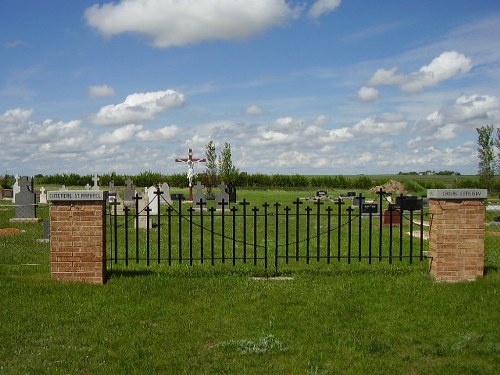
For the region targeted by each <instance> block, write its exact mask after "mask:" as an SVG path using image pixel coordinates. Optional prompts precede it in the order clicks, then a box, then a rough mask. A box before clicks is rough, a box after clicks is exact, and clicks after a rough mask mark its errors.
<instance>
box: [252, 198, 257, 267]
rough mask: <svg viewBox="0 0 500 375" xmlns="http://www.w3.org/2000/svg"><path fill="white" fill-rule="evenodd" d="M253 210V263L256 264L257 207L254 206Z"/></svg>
mask: <svg viewBox="0 0 500 375" xmlns="http://www.w3.org/2000/svg"><path fill="white" fill-rule="evenodd" d="M252 211H253V264H254V266H255V265H257V211H259V209H258V208H257V207H255V206H254V208H252Z"/></svg>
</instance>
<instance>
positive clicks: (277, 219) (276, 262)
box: [274, 202, 280, 275]
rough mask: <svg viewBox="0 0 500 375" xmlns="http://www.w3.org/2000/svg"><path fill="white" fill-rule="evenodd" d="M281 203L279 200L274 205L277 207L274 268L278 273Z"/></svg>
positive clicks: (275, 212)
mask: <svg viewBox="0 0 500 375" xmlns="http://www.w3.org/2000/svg"><path fill="white" fill-rule="evenodd" d="M279 206H280V204H279V203H278V202H276V203H275V204H274V207H275V211H274V215H275V219H276V220H275V228H274V229H275V250H274V268H275V272H276V275H277V274H278V223H279V216H278V215H279V212H278V208H279Z"/></svg>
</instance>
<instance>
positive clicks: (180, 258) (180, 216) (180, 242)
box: [177, 199, 182, 264]
mask: <svg viewBox="0 0 500 375" xmlns="http://www.w3.org/2000/svg"><path fill="white" fill-rule="evenodd" d="M178 205H179V210H178V211H177V219H178V220H179V222H178V226H179V264H180V263H182V200H181V199H179V204H178Z"/></svg>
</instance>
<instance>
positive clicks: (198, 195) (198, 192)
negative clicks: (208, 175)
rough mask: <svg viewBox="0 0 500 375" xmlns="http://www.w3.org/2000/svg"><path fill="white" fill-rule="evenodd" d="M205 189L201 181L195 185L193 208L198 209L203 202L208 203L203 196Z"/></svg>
mask: <svg viewBox="0 0 500 375" xmlns="http://www.w3.org/2000/svg"><path fill="white" fill-rule="evenodd" d="M204 188H205V186H204V185H202V183H201V182H200V181H198V182H197V183H196V185H194V198H193V207H196V204H197V203H200V201H201V200H203V202H206V201H207V199H206V198H205V194H203V189H204Z"/></svg>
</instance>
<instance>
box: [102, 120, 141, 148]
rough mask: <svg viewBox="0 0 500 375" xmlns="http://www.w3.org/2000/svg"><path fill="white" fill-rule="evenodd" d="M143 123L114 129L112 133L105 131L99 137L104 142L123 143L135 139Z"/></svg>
mask: <svg viewBox="0 0 500 375" xmlns="http://www.w3.org/2000/svg"><path fill="white" fill-rule="evenodd" d="M142 128H143V127H142V125H135V124H129V125H126V126H122V127H120V128H118V129H115V130H113V131H112V132H110V133H104V134H102V135H101V136H100V137H99V142H101V143H102V144H121V143H124V142H127V141H130V140H131V139H133V137H134V136H135V135H136V133H137V132H139V131H141V130H142Z"/></svg>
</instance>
